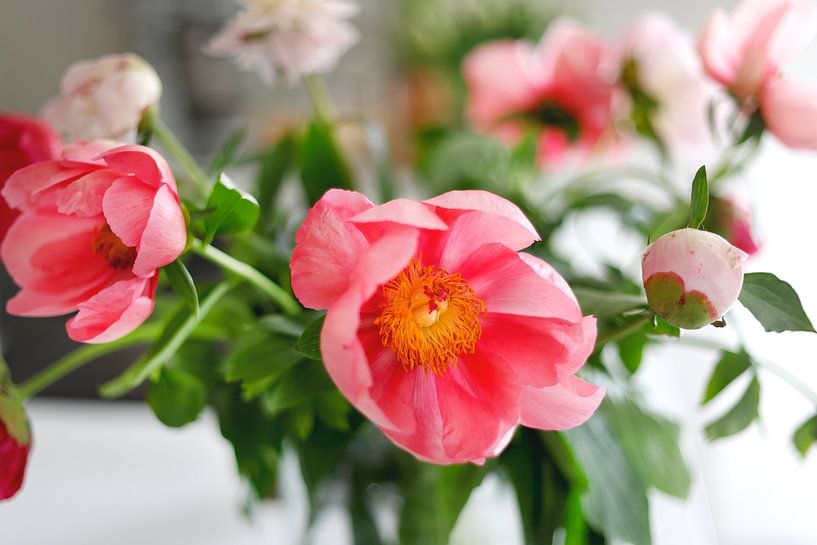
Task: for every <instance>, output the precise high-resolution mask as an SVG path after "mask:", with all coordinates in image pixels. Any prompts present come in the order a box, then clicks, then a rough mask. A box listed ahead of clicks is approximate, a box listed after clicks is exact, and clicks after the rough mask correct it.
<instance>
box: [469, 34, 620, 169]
mask: <svg viewBox="0 0 817 545" xmlns="http://www.w3.org/2000/svg"><path fill="white" fill-rule="evenodd" d="M610 51H611V50H610V48H609V47H607V46H605V44H603V43H602V42H601V41H600V40H599V39H598V38H596V37H595V36H593V35H591V34H590V33H589V32H587V31H586V30H584V29H583V28H581V27H579V26H578V25H577V24H575V23H573V22H572V21H569V20H564V19H562V20H558V21H555V22H553V23H552V24H551V26H550V27H549V28H548V30H547V32H546V33H545V35H544V36H543V37H542V40H541V42H540V43H539V44H538V45H533V44H530V43H528V42H523V41H496V42H491V43H488V44H485V45H483V46H480V47H478V48H477V49H475V50H474V51H473V52H472V53H470V54H469V55H468V57H467V58H466V59H465V62H464V64H463V75H464V77H465V82H466V84H467V86H468V103H467V107H466V108H467V111H466V113H467V116H468V118H469V119H470V122H471V123H472V125H473V126H474V128H475V129H476V130H478V131H481V132H485V133H488V134H492V135H494V136H496V137H497V138H499V139H501V140H502V141H504V142H506V143H508V144H514V143H516V142H518V141H519V140H521V139H522V138H523V137H524V136H525V134H526V131H527V130H529V129H531V128H533V129H535V130H537V131H538V134H539V157H540V160H541V162H542V163H548V162H552V161H555V160H557V159H559V158H561V157H562V156H563V155H564V154H565V153H566V152H567V151H569V150H578V151H582V152H587V151H589V150H591V149H593V148H594V147H596V146H597V144H599V141H600V140H601V139H602V136H603V135H604V134H605V133H606V132H607V131H608V130H609V129H610V128H611V126H612V123H613V113H614V112H613V103H614V89H615V88H614V86H613V84H612V81H613V79H614V74H612V73H606V71H608V70H609V69H610V68H611V67H612V63H611V62H610V61H611V58H610Z"/></svg>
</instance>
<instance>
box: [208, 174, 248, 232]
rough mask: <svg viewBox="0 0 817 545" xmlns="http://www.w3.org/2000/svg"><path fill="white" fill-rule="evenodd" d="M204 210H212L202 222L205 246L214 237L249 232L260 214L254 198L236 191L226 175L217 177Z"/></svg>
mask: <svg viewBox="0 0 817 545" xmlns="http://www.w3.org/2000/svg"><path fill="white" fill-rule="evenodd" d="M205 208H206V209H208V210H213V213H212V214H210V215H209V216H207V218H205V220H204V230H205V237H204V241H205V243H206V244H210V243H211V242H212V241H213V239H214V238H215V237H216V235H235V234H239V233H244V232H246V231H249V230H250V229H252V228H253V226H254V225H255V224H256V222H257V221H258V216H259V214H260V208H259V206H258V201H257V200H255V197H253V196H252V195H250V194H249V193H246V192H244V191H241V190H240V189H238V188H237V187H236V186H235V185H234V184H233V182H232V181H231V180H230V178H228V177H227V175H226V174H222V175H221V176H219V178H218V182H216V184H215V185H214V186H213V192H212V193H210V198H209V199H208V200H207V206H206V207H205Z"/></svg>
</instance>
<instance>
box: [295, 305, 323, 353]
mask: <svg viewBox="0 0 817 545" xmlns="http://www.w3.org/2000/svg"><path fill="white" fill-rule="evenodd" d="M325 318H326V316H321V317H320V318H318V319H317V320H315V321H314V322H312V323H311V324H309V325H308V326H306V329H304V332H303V334H301V338H300V339H298V342H297V343H295V350H297V351H298V352H300V353H301V354H303V355H304V356H306V357H307V358H310V359H313V360H319V359H321V329H323V321H324V319H325Z"/></svg>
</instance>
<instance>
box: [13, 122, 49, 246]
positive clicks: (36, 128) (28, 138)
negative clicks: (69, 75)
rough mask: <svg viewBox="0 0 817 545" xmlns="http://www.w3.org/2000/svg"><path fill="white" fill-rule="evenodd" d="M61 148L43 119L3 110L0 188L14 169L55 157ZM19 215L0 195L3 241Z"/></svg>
mask: <svg viewBox="0 0 817 545" xmlns="http://www.w3.org/2000/svg"><path fill="white" fill-rule="evenodd" d="M61 148H62V145H61V143H60V139H59V137H58V136H57V134H56V133H55V132H54V130H53V129H52V128H51V127H49V126H48V125H47V124H46V123H44V122H42V121H41V120H39V119H37V118H34V117H27V116H22V115H18V114H6V113H0V189H2V188H3V186H4V185H5V183H6V180H7V179H8V177H9V176H11V175H12V174H13V173H14V171H15V170H18V169H20V168H23V167H26V166H28V165H31V164H33V163H37V162H39V161H47V160H49V159H54V158H55V157H57V156H58V155H59V154H60V150H61ZM17 215H18V213H17V212H16V211H14V210H12V209H10V208H9V207H8V206H7V205H6V201H5V200H3V199H0V241H2V240H3V238H4V237H5V236H6V231H8V228H9V226H10V225H11V222H13V221H14V219H15V218H16V217H17Z"/></svg>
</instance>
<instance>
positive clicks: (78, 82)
mask: <svg viewBox="0 0 817 545" xmlns="http://www.w3.org/2000/svg"><path fill="white" fill-rule="evenodd" d="M161 95H162V82H161V81H160V80H159V76H158V75H157V74H156V71H155V70H154V69H153V67H152V66H150V64H148V63H147V62H146V61H145V60H144V59H143V58H142V57H140V56H138V55H134V54H133V53H122V54H115V55H105V56H102V57H100V58H98V59H94V60H90V61H81V62H77V63H75V64H73V65H72V66H71V67H70V68H68V71H67V72H66V73H65V75H64V76H63V78H62V84H61V94H60V96H58V97H56V98H53V99H51V100H50V101H49V102H48V103H47V104H46V105H45V108H44V109H43V117H45V118H46V119H47V120H48V121H50V122H51V123H52V124H53V125H54V126H55V127H56V128H57V129H59V130H60V131H61V132H63V133H65V134H66V136H67V137H68V139H69V140H72V141H73V140H95V139H110V140H118V141H120V142H127V143H134V142H136V134H137V131H138V128H139V123H140V122H141V121H142V116H143V115H144V114H145V111H146V110H148V109H149V108H152V107H154V106H156V105H158V104H159V98H160V97H161Z"/></svg>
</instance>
